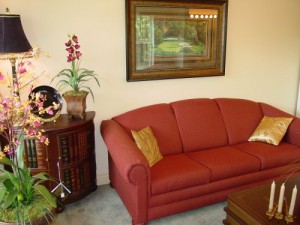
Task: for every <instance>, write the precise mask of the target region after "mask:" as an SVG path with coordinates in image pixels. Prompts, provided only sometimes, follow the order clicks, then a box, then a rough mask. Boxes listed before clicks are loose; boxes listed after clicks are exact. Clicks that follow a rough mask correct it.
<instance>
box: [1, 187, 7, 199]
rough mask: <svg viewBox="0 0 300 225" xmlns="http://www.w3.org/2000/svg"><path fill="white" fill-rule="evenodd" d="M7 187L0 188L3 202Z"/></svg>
mask: <svg viewBox="0 0 300 225" xmlns="http://www.w3.org/2000/svg"><path fill="white" fill-rule="evenodd" d="M6 191H7V190H6V188H5V187H4V186H2V187H1V188H0V202H2V200H3V198H4V196H5V194H6Z"/></svg>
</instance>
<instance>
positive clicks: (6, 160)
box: [0, 62, 58, 224]
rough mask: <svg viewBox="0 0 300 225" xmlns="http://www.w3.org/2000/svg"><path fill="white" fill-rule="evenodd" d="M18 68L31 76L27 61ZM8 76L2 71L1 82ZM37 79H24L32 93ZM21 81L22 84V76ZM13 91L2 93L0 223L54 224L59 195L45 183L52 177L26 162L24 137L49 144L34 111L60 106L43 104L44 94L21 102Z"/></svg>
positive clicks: (41, 111)
mask: <svg viewBox="0 0 300 225" xmlns="http://www.w3.org/2000/svg"><path fill="white" fill-rule="evenodd" d="M18 71H19V72H18V77H25V73H26V74H27V75H28V72H27V71H26V68H25V64H24V63H23V62H22V63H20V64H19V68H18ZM23 75H24V76H23ZM5 79H7V77H5V76H4V75H3V74H2V73H1V72H0V82H3V80H5ZM34 79H35V78H30V79H29V81H28V82H27V81H26V82H24V83H26V84H25V86H27V87H28V86H29V92H30V91H31V90H32V88H33V85H32V82H33V80H34ZM18 82H19V83H18V85H19V87H21V86H22V83H21V79H19V80H18ZM5 85H6V84H5ZM9 87H11V86H10V85H9ZM22 88H24V87H21V88H20V90H21V89H22ZM11 89H13V88H11ZM11 92H12V97H3V96H0V141H1V148H0V163H1V164H3V165H4V167H0V221H1V222H0V224H39V223H40V222H41V223H42V224H45V221H48V223H50V220H51V219H53V217H52V214H51V210H52V209H53V208H55V207H56V198H55V197H54V196H53V195H52V194H51V193H50V192H49V190H48V189H47V188H46V187H45V186H44V185H43V182H46V181H49V180H51V178H49V176H48V175H47V174H46V173H38V174H34V175H33V174H31V173H30V168H28V167H27V166H26V165H25V163H24V142H23V140H24V137H29V138H33V139H37V140H39V142H41V143H44V144H46V145H47V144H48V143H49V141H48V139H47V137H46V135H45V134H44V131H43V130H42V129H40V126H41V119H40V118H39V117H37V116H35V114H34V113H33V111H32V110H38V113H40V114H43V113H48V114H51V113H53V110H54V109H57V107H58V105H55V104H54V105H53V106H48V107H43V102H44V101H45V100H46V97H45V96H43V95H42V94H40V93H36V94H31V95H30V97H29V98H28V99H26V100H24V101H21V100H20V98H15V96H14V95H13V91H11Z"/></svg>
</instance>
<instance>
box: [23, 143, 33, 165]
mask: <svg viewBox="0 0 300 225" xmlns="http://www.w3.org/2000/svg"><path fill="white" fill-rule="evenodd" d="M24 142H25V146H26V151H27V158H28V166H29V167H30V168H33V159H32V151H31V141H30V139H25V140H24Z"/></svg>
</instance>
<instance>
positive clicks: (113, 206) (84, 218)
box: [55, 185, 226, 225]
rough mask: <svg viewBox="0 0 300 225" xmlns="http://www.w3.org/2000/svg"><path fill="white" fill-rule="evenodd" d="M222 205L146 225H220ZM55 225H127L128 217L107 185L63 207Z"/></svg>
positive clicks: (222, 215)
mask: <svg viewBox="0 0 300 225" xmlns="http://www.w3.org/2000/svg"><path fill="white" fill-rule="evenodd" d="M225 205H226V202H221V203H218V204H214V205H211V206H207V207H202V208H199V209H196V210H191V211H187V212H184V213H180V214H176V215H173V216H168V217H164V218H161V219H157V220H154V221H151V222H150V223H149V225H182V224H188V225H221V224H223V223H222V221H223V219H224V218H225V217H226V214H225V212H224V211H223V208H224V206H225ZM55 224H56V225H131V217H130V216H129V214H128V212H127V210H126V208H125V207H124V205H123V203H122V201H121V199H120V198H119V196H118V194H117V193H116V191H115V190H114V189H113V188H111V187H110V186H109V185H101V186H98V188H97V190H96V191H95V192H93V193H91V194H89V195H88V196H86V197H85V198H83V199H81V200H79V201H77V202H74V203H71V204H68V205H66V206H65V210H64V212H63V213H61V214H58V216H57V220H56V223H55Z"/></svg>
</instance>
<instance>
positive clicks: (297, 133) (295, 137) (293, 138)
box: [286, 117, 300, 146]
mask: <svg viewBox="0 0 300 225" xmlns="http://www.w3.org/2000/svg"><path fill="white" fill-rule="evenodd" d="M286 140H287V142H289V143H291V144H294V145H297V146H300V118H298V117H294V119H293V121H292V123H291V125H290V126H289V129H288V130H287V133H286Z"/></svg>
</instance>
